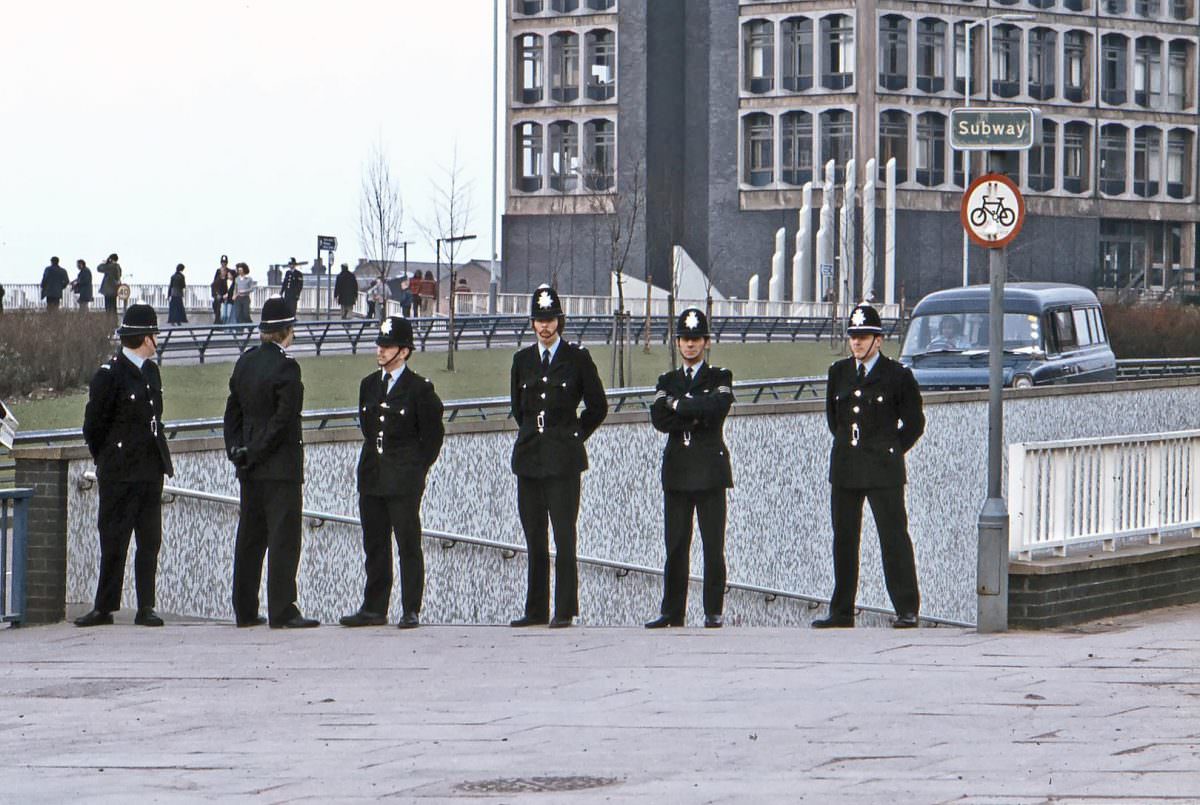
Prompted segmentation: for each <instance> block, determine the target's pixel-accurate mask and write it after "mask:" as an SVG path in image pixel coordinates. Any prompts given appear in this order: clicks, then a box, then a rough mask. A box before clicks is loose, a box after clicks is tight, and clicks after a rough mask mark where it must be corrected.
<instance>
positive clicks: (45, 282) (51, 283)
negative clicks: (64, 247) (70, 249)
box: [42, 257, 71, 312]
mask: <svg viewBox="0 0 1200 805" xmlns="http://www.w3.org/2000/svg"><path fill="white" fill-rule="evenodd" d="M70 284H71V278H70V277H69V276H67V270H66V269H65V268H63V267H62V266H60V265H59V264H58V258H57V257H51V258H50V265H48V266H46V268H45V270H44V271H43V272H42V298H43V299H45V300H46V310H47V311H50V312H53V311H56V310H58V309H59V308H60V307H62V297H63V291H65V290H66V289H67V286H68V285H70Z"/></svg>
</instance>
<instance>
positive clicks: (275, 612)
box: [233, 481, 301, 623]
mask: <svg viewBox="0 0 1200 805" xmlns="http://www.w3.org/2000/svg"><path fill="white" fill-rule="evenodd" d="M241 486H242V500H241V511H240V517H239V519H238V530H237V543H236V544H235V545H234V549H233V614H234V616H235V617H236V618H237V619H238V620H239V621H248V620H253V619H254V618H256V617H258V588H259V584H260V583H261V581H262V565H263V554H264V553H265V554H267V617H268V619H269V620H270V622H271V623H283V622H284V621H289V620H291V619H292V618H294V617H296V616H297V615H299V614H300V608H299V607H297V606H296V570H297V569H298V568H299V567H300V522H301V518H300V506H301V491H300V484H298V483H296V482H294V481H242V482H241Z"/></svg>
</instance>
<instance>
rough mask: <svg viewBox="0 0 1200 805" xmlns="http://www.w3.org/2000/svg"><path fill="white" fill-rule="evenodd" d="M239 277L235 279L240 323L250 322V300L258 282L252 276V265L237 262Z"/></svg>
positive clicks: (236, 304)
mask: <svg viewBox="0 0 1200 805" xmlns="http://www.w3.org/2000/svg"><path fill="white" fill-rule="evenodd" d="M237 270H238V274H237V279H236V280H235V281H234V288H235V290H234V306H235V308H236V311H237V312H236V317H237V322H238V324H249V323H250V300H251V297H253V295H254V289H255V288H257V287H258V283H257V282H255V281H254V279H253V278H252V277H251V276H250V266H248V265H246V264H245V263H238V264H237Z"/></svg>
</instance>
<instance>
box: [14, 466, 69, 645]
mask: <svg viewBox="0 0 1200 805" xmlns="http://www.w3.org/2000/svg"><path fill="white" fill-rule="evenodd" d="M67 467H68V462H67V461H66V460H64V459H40V458H39V459H24V458H21V457H19V456H18V457H17V487H18V488H20V487H27V488H29V489H32V490H33V499H32V500H31V501H30V505H29V531H28V542H27V549H26V568H27V576H26V588H25V590H26V607H25V611H26V618H25V622H26V623H56V622H58V621H61V620H63V619H64V618H65V617H66V613H67V604H66V601H67Z"/></svg>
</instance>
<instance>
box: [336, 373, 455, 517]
mask: <svg viewBox="0 0 1200 805" xmlns="http://www.w3.org/2000/svg"><path fill="white" fill-rule="evenodd" d="M442 410H443V406H442V401H441V399H439V398H438V395H437V393H436V392H435V391H434V390H433V383H431V382H430V381H429V380H427V379H425V378H424V377H421V376H420V375H419V374H417V373H416V372H414V371H412V370H411V369H408V368H405V370H404V371H403V372H402V373H401V375H400V377H399V378H398V379H397V380H396V382H395V383H394V384H393V385H392V388H391V390H390V391H389V392H388V393H387V395H386V396H385V395H384V392H383V373H382V372H372V373H371V374H369V375H367V376H366V377H364V378H363V380H362V383H361V384H360V385H359V389H358V416H359V427H360V429H361V430H362V435H363V445H362V450H361V451H360V452H359V457H358V492H359V494H360V495H380V496H389V497H390V496H398V495H403V494H406V493H408V494H411V493H416V494H417V495H418V497H419V494H420V491H421V490H423V489H424V488H425V476H426V474H427V473H428V472H429V468H430V467H431V466H433V462H434V461H436V460H437V457H438V454H439V453H440V452H441V450H442V440H443V438H444V437H445V434H446V428H445V426H444V425H443V424H442Z"/></svg>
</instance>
